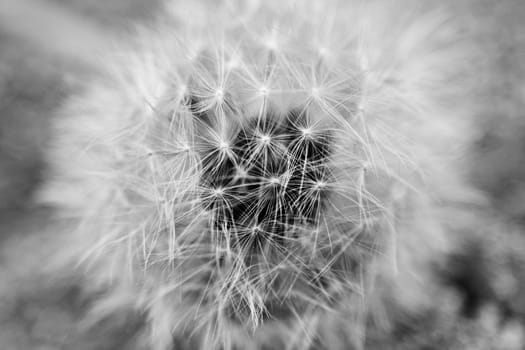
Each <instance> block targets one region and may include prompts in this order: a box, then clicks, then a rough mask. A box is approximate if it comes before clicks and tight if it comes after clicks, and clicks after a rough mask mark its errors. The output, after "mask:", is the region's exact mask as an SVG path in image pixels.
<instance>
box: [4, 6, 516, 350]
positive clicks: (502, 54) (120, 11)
mask: <svg viewBox="0 0 525 350" xmlns="http://www.w3.org/2000/svg"><path fill="white" fill-rule="evenodd" d="M422 3H424V4H425V6H430V7H440V8H443V9H445V10H447V11H450V12H451V13H453V14H454V17H455V18H456V20H457V21H458V22H460V23H461V26H462V29H463V31H464V34H465V37H466V38H468V40H469V42H470V44H472V49H473V50H475V51H476V53H478V54H477V55H476V56H477V58H476V60H475V61H473V62H471V64H472V66H473V67H474V69H473V71H475V72H476V77H475V78H476V80H477V84H476V86H477V87H476V91H473V92H469V95H470V96H474V98H473V102H472V113H473V115H475V117H476V123H477V125H476V127H477V128H478V130H477V134H476V135H477V137H476V141H475V142H474V143H473V144H472V145H471V147H470V148H469V149H468V150H466V154H467V156H466V159H465V165H464V166H465V169H464V170H465V171H466V172H467V173H468V174H469V175H468V177H469V180H470V182H471V183H472V185H473V186H475V187H476V188H477V189H479V190H480V191H482V193H484V194H486V198H487V201H486V203H484V204H482V205H480V206H477V207H475V208H472V211H473V212H476V213H475V214H473V216H474V217H477V218H479V221H478V222H476V223H475V225H473V227H472V231H474V232H469V234H468V235H465V237H466V238H465V239H463V240H458V241H459V242H460V243H459V244H458V246H457V248H456V249H455V252H454V254H452V255H451V256H450V257H447V260H446V261H444V263H443V266H440V267H437V268H436V270H437V273H440V274H441V275H442V281H443V285H444V286H447V288H449V289H450V290H451V291H453V293H454V294H455V295H457V297H458V300H461V303H462V307H461V312H456V311H454V312H446V311H443V310H441V311H442V312H441V311H439V310H440V307H436V310H435V311H433V312H427V313H425V314H421V315H418V316H417V318H403V319H400V320H399V324H396V325H395V327H394V328H393V329H392V331H391V332H390V333H388V334H382V335H380V336H377V337H375V338H374V339H371V340H370V341H368V344H367V348H370V349H390V348H392V349H502V350H505V349H525V1H523V0H500V1H494V0H443V1H440V2H439V5H437V4H436V2H435V1H422ZM159 6H160V0H156V1H142V0H106V1H95V0H93V1H90V0H47V1H44V0H40V1H36V0H31V1H28V0H0V296H2V297H1V298H0V349H6V350H10V349H13V350H18V349H20V350H27V349H39V350H53V349H128V348H131V347H132V345H131V344H136V343H137V341H136V339H135V335H136V330H137V329H138V328H140V325H141V322H142V320H141V315H129V314H123V315H122V316H121V317H117V318H115V317H113V318H111V319H108V320H106V321H105V322H104V323H103V324H102V325H99V326H97V327H95V328H89V327H87V325H83V324H82V322H80V320H81V318H82V314H83V312H85V310H86V305H88V304H89V300H87V299H86V297H84V296H81V295H80V293H78V291H77V290H76V289H75V286H74V285H61V284H57V283H55V282H54V281H49V280H39V279H38V278H37V277H35V279H34V280H32V281H30V282H27V274H28V271H32V270H35V269H36V270H38V268H39V266H40V264H41V263H42V261H43V260H45V259H46V254H49V252H50V251H51V252H52V247H51V248H50V247H48V245H49V244H50V243H48V242H47V241H46V236H45V234H44V233H42V232H44V231H46V229H45V227H46V218H47V216H48V210H47V209H46V208H41V207H36V206H35V205H33V204H32V203H33V202H32V197H33V196H34V194H35V191H37V190H38V186H39V184H40V183H41V181H42V179H43V177H45V173H46V167H45V162H44V157H43V155H45V153H46V147H47V145H48V141H49V138H50V128H51V123H50V122H51V120H52V118H53V116H54V115H55V113H56V112H57V110H58V109H59V107H60V106H61V103H62V102H63V101H64V99H65V98H67V96H68V95H70V94H72V93H75V92H76V91H78V90H79V89H81V86H82V83H83V81H84V80H85V79H88V78H89V77H90V76H92V75H93V74H97V73H96V67H93V66H91V65H90V64H89V63H86V62H89V58H86V59H84V57H82V55H83V53H85V52H89V50H90V48H91V47H92V48H93V49H96V48H98V43H97V40H96V38H97V36H96V35H103V36H106V35H107V36H113V35H116V34H123V35H125V34H126V33H130V32H132V31H133V28H134V27H135V26H136V25H137V24H139V23H148V22H149V21H150V20H151V19H152V18H154V16H155V14H156V12H157V11H158V10H159ZM56 14H59V17H58V18H62V19H64V18H65V19H67V20H65V21H63V22H61V21H55V19H56V18H55V17H54V16H55V15H56ZM72 28H77V31H75V30H70V29H72ZM91 29H92V30H91ZM89 33H95V34H96V35H95V36H93V37H91V36H89ZM68 43H74V44H75V45H78V44H80V45H82V48H81V49H75V48H74V47H73V46H71V45H69V44H68ZM68 45H69V46H68ZM39 235H41V236H39ZM29 237H30V238H29ZM23 280H24V282H23V283H22V282H21V281H23ZM6 296H9V297H6ZM88 329H89V330H88ZM133 346H135V345H133Z"/></svg>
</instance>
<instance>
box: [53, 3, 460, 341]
mask: <svg viewBox="0 0 525 350" xmlns="http://www.w3.org/2000/svg"><path fill="white" fill-rule="evenodd" d="M225 4H226V5H224V4H223V3H222V2H221V3H217V4H215V5H213V6H212V7H213V8H214V9H215V10H214V11H210V10H204V9H205V8H206V6H198V8H199V11H200V13H199V18H200V17H201V16H202V17H204V18H206V19H209V21H194V19H193V18H192V17H191V16H188V13H191V12H188V11H186V10H187V9H193V5H191V4H189V5H186V6H184V7H185V8H186V10H184V9H178V8H177V6H173V7H174V9H172V12H170V16H174V17H175V18H174V22H176V23H177V26H181V27H182V29H181V28H179V27H177V28H173V27H171V26H170V25H167V24H165V23H164V22H162V24H159V28H157V29H158V30H144V33H143V34H141V35H143V36H144V38H142V40H140V46H137V45H135V46H137V47H132V49H130V50H129V51H130V53H129V55H124V56H125V57H121V58H120V59H119V60H118V61H116V62H115V63H112V65H114V67H112V69H111V70H109V71H111V72H112V74H114V75H116V77H112V78H111V83H110V84H99V85H96V86H94V87H93V88H92V89H88V92H87V94H86V95H85V96H84V95H83V96H81V97H79V98H76V99H72V100H71V102H70V104H69V105H68V106H67V107H66V108H65V110H64V114H65V115H71V116H74V118H71V119H68V120H66V121H64V125H62V128H61V129H60V130H61V134H60V136H59V139H60V141H59V142H58V143H57V145H56V147H55V148H56V150H57V151H55V153H54V154H53V155H52V157H54V158H53V162H54V163H59V164H58V165H56V168H55V169H54V171H55V172H56V173H57V174H59V176H57V180H56V183H57V184H51V182H50V184H49V185H48V187H49V189H47V190H46V193H47V194H46V196H47V200H49V201H50V202H52V203H55V204H57V205H59V206H61V208H63V209H64V210H67V211H70V212H71V213H72V215H71V216H73V217H74V216H75V215H76V216H77V217H79V221H80V222H81V225H78V227H79V229H78V230H79V234H78V237H81V238H79V243H78V244H79V245H80V246H81V248H79V251H84V252H88V253H85V256H86V258H85V260H86V261H87V262H89V264H87V265H89V266H94V268H89V269H88V270H89V273H90V277H92V278H93V279H94V280H95V281H96V283H97V284H98V285H104V286H108V289H109V290H111V289H112V288H113V290H114V293H118V292H117V290H118V289H119V288H122V289H126V290H127V291H128V293H129V294H130V295H131V296H132V297H131V298H130V299H131V300H133V301H132V302H130V304H132V305H133V307H134V308H135V309H137V310H144V311H145V312H146V313H147V315H148V316H147V319H148V322H150V323H151V329H153V330H155V332H157V333H155V335H158V334H161V333H162V335H158V336H152V338H155V339H157V338H158V339H159V340H158V344H164V345H156V346H154V347H153V348H154V350H165V349H166V348H169V347H170V346H171V347H172V346H173V344H170V342H172V341H173V337H175V336H176V337H183V336H185V335H186V334H187V332H188V329H190V328H191V329H195V330H194V332H193V334H195V335H193V334H192V336H195V337H200V338H199V339H202V344H204V345H202V344H201V343H199V344H200V345H199V346H200V349H208V348H209V349H214V348H215V349H217V348H222V349H224V350H232V349H234V348H251V349H257V348H263V347H264V346H265V344H264V340H262V339H263V338H264V339H267V338H269V337H267V336H265V335H267V334H265V333H264V332H268V334H270V333H271V334H278V335H279V337H280V338H279V339H280V340H282V341H283V342H284V343H286V345H287V348H310V347H312V345H315V344H313V342H314V340H313V339H315V341H316V342H317V339H321V338H322V337H323V332H324V330H323V329H324V328H323V325H322V323H323V321H324V320H325V319H326V318H327V317H334V318H337V317H339V316H338V315H341V314H344V313H348V314H351V315H352V317H348V318H345V319H352V320H354V319H356V318H358V317H354V316H356V315H357V314H360V312H362V314H363V315H366V312H368V311H366V312H365V311H364V310H361V308H363V309H364V306H363V301H365V303H366V301H367V300H368V296H371V298H370V299H373V298H375V295H374V294H373V291H371V290H369V287H368V286H370V285H373V284H374V283H373V282H374V281H375V280H374V279H375V277H376V272H375V271H376V270H377V271H379V272H377V274H380V273H382V272H381V271H382V270H381V268H382V266H383V265H382V264H383V260H382V257H383V256H384V255H386V254H384V251H385V250H386V248H388V245H389V244H390V242H392V241H393V240H392V239H391V236H392V235H394V234H395V233H392V231H395V230H396V229H397V228H398V227H401V229H404V230H405V231H407V232H408V233H407V236H409V237H410V239H412V240H413V241H415V242H417V243H416V244H419V243H421V244H424V243H425V242H424V239H422V238H419V236H418V234H421V235H424V234H426V233H427V234H428V232H430V231H432V232H441V231H440V229H435V230H434V229H429V228H428V227H427V226H431V225H432V224H427V222H434V221H432V220H426V219H427V218H426V217H425V216H424V213H423V212H424V209H423V208H419V203H420V202H421V203H425V204H427V203H432V199H430V198H429V196H427V195H425V193H426V191H425V189H424V188H425V187H424V185H423V181H422V180H421V178H422V174H425V176H427V177H429V180H428V183H429V184H430V186H429V187H432V186H434V185H436V186H435V188H436V190H435V191H436V192H439V191H440V189H441V188H443V186H441V187H439V185H440V184H441V185H442V182H443V181H445V180H443V179H444V177H443V176H442V175H443V173H452V171H449V170H450V169H451V166H450V165H449V164H448V163H447V161H446V160H443V159H447V158H446V157H443V158H441V157H438V156H437V155H441V154H442V153H444V154H445V155H449V154H447V152H446V149H447V147H446V146H447V145H448V143H449V142H448V141H449V140H450V139H457V133H464V132H465V130H464V129H461V130H456V129H455V128H453V127H450V125H455V124H454V123H455V122H456V120H457V119H461V118H459V117H458V115H457V114H456V113H454V111H453V110H452V111H450V110H449V109H448V108H449V107H450V108H452V109H453V108H454V104H453V103H436V104H434V103H433V101H435V100H436V98H437V97H440V96H441V95H442V94H443V95H446V93H447V92H448V91H449V90H450V87H451V86H452V85H453V83H454V82H455V80H453V78H454V75H453V74H452V75H450V76H451V77H452V78H451V79H452V80H451V82H452V83H450V84H448V83H447V84H442V85H439V84H438V85H437V87H435V86H433V87H432V88H429V85H428V79H426V78H425V77H428V74H430V73H429V72H431V73H432V75H433V76H434V75H435V76H440V77H442V79H445V78H444V77H448V75H447V74H449V73H448V72H450V71H452V70H453V69H451V66H452V65H453V64H452V63H451V62H450V59H449V58H450V57H449V56H448V55H447V54H446V53H445V54H438V53H436V55H435V56H433V57H429V55H428V52H432V53H433V55H434V52H435V50H429V45H434V44H433V43H436V42H438V43H441V42H440V40H442V39H441V37H440V36H439V35H438V36H437V38H434V35H433V29H435V30H436V32H439V30H440V28H441V24H440V23H441V22H439V21H437V20H434V19H433V17H432V16H430V19H431V20H429V18H427V17H418V16H414V19H413V21H415V22H414V23H415V24H414V27H410V28H409V29H407V28H408V27H407V26H405V25H404V24H405V22H404V20H402V21H399V19H398V18H397V17H398V16H397V15H399V14H400V12H398V11H401V12H403V19H404V18H405V15H406V13H405V10H406V9H405V8H404V7H403V6H399V5H395V6H394V5H392V6H390V5H388V6H386V5H385V6H386V7H387V8H388V9H385V8H377V7H374V6H372V5H369V6H370V7H368V5H367V6H361V5H363V4H362V3H361V2H360V1H358V0H356V1H349V2H345V1H343V2H341V1H339V2H327V3H326V4H325V3H323V4H322V5H320V4H319V3H317V2H308V1H307V2H306V3H305V4H302V3H301V4H299V3H298V4H296V5H294V6H291V5H290V4H289V3H286V2H282V1H273V0H270V1H268V2H266V1H264V2H263V1H253V2H252V3H251V4H250V6H249V10H247V9H245V10H242V11H241V10H240V9H239V10H238V11H241V12H242V13H241V15H242V16H238V20H237V19H235V20H232V18H234V15H235V14H236V12H235V11H237V10H236V8H237V7H236V6H232V4H235V2H234V3H231V2H228V1H227V2H226V3H225ZM225 6H226V7H227V8H225ZM240 7H241V8H243V7H242V6H240ZM195 8H197V7H195ZM398 8H399V9H398ZM313 9H315V11H313ZM388 10H391V11H392V12H391V13H390V12H389V11H388ZM312 11H313V12H312ZM318 12H319V19H317V18H312V16H311V14H312V13H316V14H318ZM407 17H410V16H407ZM324 22H328V23H324ZM398 22H400V23H401V24H399V23H398ZM362 23H365V24H366V23H370V24H369V25H368V26H364V27H363V26H362V25H361V24H362ZM396 23H398V24H397V25H396ZM432 23H434V24H432ZM268 28H270V30H268ZM288 28H290V30H287V29H288ZM363 28H364V29H363ZM407 31H408V33H407ZM416 32H417V33H419V32H422V33H424V34H417V35H415V34H414V33H416ZM218 33H219V34H218ZM260 33H263V34H260ZM385 33H388V35H385ZM161 34H162V35H161ZM332 34H334V37H336V38H344V40H335V39H330V40H324V38H332V37H333V36H332ZM217 37H220V40H218V39H217ZM312 38H313V39H312ZM312 40H314V42H316V43H318V44H317V45H315V46H312V45H310V44H309V43H311V42H312ZM436 40H437V41H436ZM443 46H446V45H441V44H440V45H436V47H443ZM431 47H432V46H431ZM365 49H366V50H365ZM128 56H129V57H128ZM328 57H329V61H330V62H329V64H327V62H326V59H327V58H328ZM120 60H122V61H120ZM174 77H177V78H174ZM182 77H183V78H182ZM443 81H444V80H443ZM174 87H175V88H174ZM144 101H146V104H147V106H144ZM174 101H175V102H174ZM436 106H439V107H440V108H444V110H443V111H442V110H441V109H438V108H437V107H436ZM365 111H366V115H364V112H365ZM438 112H439V113H438ZM435 130H439V132H435ZM430 135H431V136H432V137H429V136H430ZM430 139H431V140H430ZM434 139H435V140H434ZM429 140H430V141H429ZM145 154H146V155H147V157H145V156H144V155H145ZM137 155H139V156H137ZM367 169H373V174H371V173H370V172H368V171H367ZM365 173H366V174H365ZM440 174H441V175H440ZM450 176H451V177H453V175H450ZM447 181H448V180H447ZM64 193H65V194H66V195H63V194H64ZM396 193H397V194H396ZM399 193H401V194H402V196H401V195H399ZM420 193H422V194H420ZM412 198H417V200H416V201H415V202H413V203H411V202H410V203H408V204H407V202H409V201H410V200H412ZM405 207H406V208H409V209H407V210H412V209H413V211H414V212H413V213H409V215H408V214H406V213H405V212H403V210H404V208H405ZM421 207H423V206H421ZM418 216H421V218H420V219H419V221H417V220H416V219H414V217H418ZM398 218H399V220H398ZM405 218H406V220H405V221H403V220H404V219H405ZM411 220H412V221H411ZM416 221H417V222H416ZM422 222H424V224H423V223H422ZM411 223H413V225H414V227H415V228H414V227H409V228H406V227H407V226H409V225H410V224H411ZM436 225H437V224H436ZM414 232H417V234H416V233H414ZM425 232H426V233H425ZM404 233H406V232H404ZM431 234H432V233H431ZM400 237H401V236H400ZM404 240H405V238H402V239H401V238H400V239H399V242H397V241H396V243H400V244H401V245H400V248H399V249H400V250H403V249H404V250H405V251H410V249H407V246H409V244H408V243H405V241H404ZM403 244H405V245H404V246H403ZM385 247H386V248H385ZM119 259H120V260H119ZM401 260H402V259H401ZM408 260H410V259H408ZM408 260H407V261H408ZM122 261H125V262H126V264H122V263H121V262H122ZM389 263H390V262H389ZM122 265H127V266H126V267H123V266H122ZM415 265H417V264H415ZM108 266H111V268H109V267H108ZM137 266H140V267H141V268H143V270H141V271H140V272H137V271H135V270H136V269H137V268H136V267H137ZM375 266H379V267H377V268H376V267H375ZM107 270H112V271H111V273H109V272H107ZM100 271H104V273H100ZM110 275H111V277H110ZM380 277H381V278H383V279H384V276H380ZM381 278H380V279H381ZM130 280H132V281H133V283H130V282H129V281H130ZM381 281H382V279H381ZM396 286H397V287H399V286H398V285H396ZM379 289H381V288H379ZM383 289H384V290H389V288H383ZM117 295H118V294H117ZM117 299H118V298H117ZM356 300H357V301H356ZM350 309H351V310H350ZM115 312H116V311H115ZM370 312H373V311H370ZM361 318H362V319H359V320H358V321H355V322H354V321H353V322H351V323H352V324H351V325H343V323H345V322H339V323H338V327H347V328H352V329H354V328H355V329H357V328H359V327H362V326H363V325H364V324H366V319H367V317H365V316H363V317H361ZM182 320H184V321H182ZM315 320H317V321H316V322H314V321H315ZM279 322H280V323H279ZM275 324H277V325H278V326H277V328H279V327H282V328H283V330H279V331H275V328H276V327H275ZM320 324H321V325H320ZM284 328H286V329H284ZM347 328H345V332H346V330H348V329H347ZM160 329H162V332H161V331H160ZM272 332H274V333H272ZM345 332H343V331H341V332H340V333H341V334H345ZM287 334H288V335H293V337H294V339H295V338H297V339H299V340H304V342H305V344H296V343H293V341H292V340H290V338H292V336H288V335H287ZM306 335H307V336H306ZM270 338H271V337H270ZM281 338H282V339H281ZM308 339H310V343H308V341H307V340H308ZM155 344H157V343H155ZM266 345H267V344H266ZM303 345H304V346H303ZM267 348H272V347H271V346H267Z"/></svg>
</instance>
